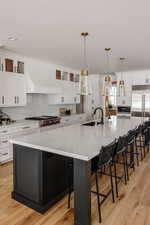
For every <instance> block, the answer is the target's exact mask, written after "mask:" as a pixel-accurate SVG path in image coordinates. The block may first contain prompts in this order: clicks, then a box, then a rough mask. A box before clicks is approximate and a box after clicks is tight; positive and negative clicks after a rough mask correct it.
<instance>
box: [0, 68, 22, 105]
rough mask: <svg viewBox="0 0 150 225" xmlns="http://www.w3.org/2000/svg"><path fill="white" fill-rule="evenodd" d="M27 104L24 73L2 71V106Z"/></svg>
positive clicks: (0, 101)
mask: <svg viewBox="0 0 150 225" xmlns="http://www.w3.org/2000/svg"><path fill="white" fill-rule="evenodd" d="M25 104H26V92H25V82H24V77H23V75H18V74H15V73H6V72H5V73H3V72H1V73H0V107H9V106H21V105H25Z"/></svg>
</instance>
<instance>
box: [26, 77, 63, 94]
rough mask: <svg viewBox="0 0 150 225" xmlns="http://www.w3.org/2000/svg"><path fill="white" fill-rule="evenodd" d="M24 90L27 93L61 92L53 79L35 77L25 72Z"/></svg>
mask: <svg viewBox="0 0 150 225" xmlns="http://www.w3.org/2000/svg"><path fill="white" fill-rule="evenodd" d="M26 91H27V93H28V94H36V93H37V94H60V93H61V92H62V90H61V88H60V87H59V85H58V84H57V83H56V82H55V80H48V79H43V78H42V77H40V79H39V77H38V79H37V78H35V76H31V75H29V74H26Z"/></svg>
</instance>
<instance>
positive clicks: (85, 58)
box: [83, 35, 87, 69]
mask: <svg viewBox="0 0 150 225" xmlns="http://www.w3.org/2000/svg"><path fill="white" fill-rule="evenodd" d="M83 38H84V51H83V54H84V66H85V69H86V68H87V55H86V36H85V35H84V37H83Z"/></svg>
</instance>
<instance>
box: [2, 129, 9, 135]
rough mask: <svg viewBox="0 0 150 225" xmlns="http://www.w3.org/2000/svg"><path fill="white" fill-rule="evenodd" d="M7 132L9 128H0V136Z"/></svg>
mask: <svg viewBox="0 0 150 225" xmlns="http://www.w3.org/2000/svg"><path fill="white" fill-rule="evenodd" d="M9 132H10V131H9V129H7V128H6V129H1V130H0V136H1V135H7V134H9Z"/></svg>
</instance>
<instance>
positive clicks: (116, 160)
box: [113, 135, 128, 197]
mask: <svg viewBox="0 0 150 225" xmlns="http://www.w3.org/2000/svg"><path fill="white" fill-rule="evenodd" d="M126 139H127V136H126V135H124V136H121V137H119V139H118V143H117V146H116V152H115V155H114V157H113V165H114V176H115V186H116V197H118V183H119V182H120V181H122V180H123V179H124V183H125V184H127V178H128V177H127V176H128V174H127V154H126V152H127V142H126ZM117 164H120V165H122V166H123V174H122V176H119V175H118V174H117V169H116V165H117Z"/></svg>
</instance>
